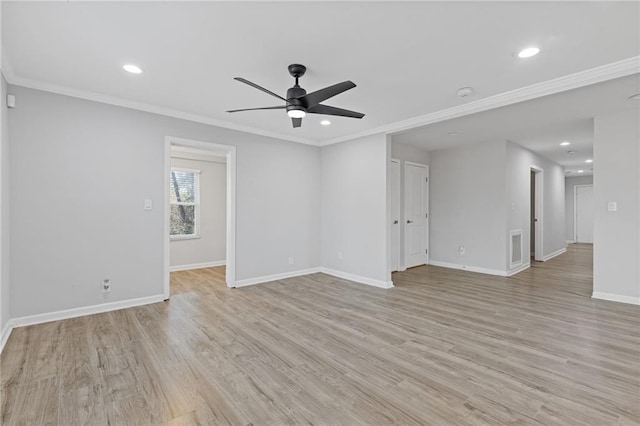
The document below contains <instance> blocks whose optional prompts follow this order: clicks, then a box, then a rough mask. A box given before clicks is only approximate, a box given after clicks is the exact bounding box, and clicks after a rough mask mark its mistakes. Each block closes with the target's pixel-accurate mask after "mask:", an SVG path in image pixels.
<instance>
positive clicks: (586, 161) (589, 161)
mask: <svg viewBox="0 0 640 426" xmlns="http://www.w3.org/2000/svg"><path fill="white" fill-rule="evenodd" d="M584 162H585V163H593V160H592V159H591V158H589V159H588V160H584Z"/></svg>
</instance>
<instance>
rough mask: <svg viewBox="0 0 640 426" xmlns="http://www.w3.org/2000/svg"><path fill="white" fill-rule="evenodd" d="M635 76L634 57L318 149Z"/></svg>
mask: <svg viewBox="0 0 640 426" xmlns="http://www.w3.org/2000/svg"><path fill="white" fill-rule="evenodd" d="M637 73H640V56H634V57H631V58H628V59H623V60H621V61H617V62H612V63H610V64H606V65H602V66H599V67H596V68H591V69H588V70H584V71H580V72H577V73H574V74H569V75H565V76H563V77H559V78H555V79H553V80H547V81H543V82H541V83H536V84H532V85H530V86H525V87H521V88H519V89H515V90H510V91H508V92H503V93H499V94H497V95H493V96H489V97H487V98H483V99H479V100H477V101H474V102H469V103H467V104H463V105H458V106H455V107H452V108H447V109H443V110H440V111H436V112H432V113H429V114H426V115H422V116H419V117H415V118H410V119H408V120H403V121H398V122H395V123H391V124H387V125H384V126H380V127H376V128H374V129H370V130H365V131H363V132H359V133H356V134H353V135H347V136H341V137H339V138H334V139H329V140H326V141H324V142H323V143H321V144H320V145H321V146H326V145H332V144H335V143H340V142H346V141H348V140H352V139H357V138H361V137H364V136H371V135H375V134H379V133H385V134H394V133H400V132H405V131H407V130H411V129H413V128H416V127H421V126H426V125H429V124H434V123H438V122H441V121H446V120H451V119H453V118H458V117H462V116H465V115H470V114H475V113H478V112H483V111H488V110H490V109H494V108H500V107H503V106H507V105H512V104H515V103H518V102H523V101H529V100H532V99H536V98H541V97H543V96H548V95H553V94H555V93H560V92H564V91H567V90H572V89H578V88H580V87H584V86H589V85H592V84H597V83H602V82H605V81H608V80H613V79H616V78H620V77H626V76H629V75H632V74H637Z"/></svg>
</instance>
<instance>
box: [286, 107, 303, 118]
mask: <svg viewBox="0 0 640 426" xmlns="http://www.w3.org/2000/svg"><path fill="white" fill-rule="evenodd" d="M287 114H288V115H289V117H291V118H304V116H305V115H307V113H306V112H304V110H302V109H290V110H289V111H287Z"/></svg>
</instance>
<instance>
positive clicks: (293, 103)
mask: <svg viewBox="0 0 640 426" xmlns="http://www.w3.org/2000/svg"><path fill="white" fill-rule="evenodd" d="M306 94H307V91H306V90H304V89H303V88H302V87H300V86H298V85H297V84H296V85H295V86H293V87H292V88H290V89H289V90H287V101H288V102H290V104H288V105H287V111H291V110H295V109H300V110H303V111H306V105H305V104H304V102H303V101H301V100H300V99H298V98H299V97H301V96H304V95H306Z"/></svg>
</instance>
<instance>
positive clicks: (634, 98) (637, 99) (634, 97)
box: [629, 93, 640, 101]
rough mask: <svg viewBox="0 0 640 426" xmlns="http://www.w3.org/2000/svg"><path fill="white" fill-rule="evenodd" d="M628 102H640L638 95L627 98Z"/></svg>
mask: <svg viewBox="0 0 640 426" xmlns="http://www.w3.org/2000/svg"><path fill="white" fill-rule="evenodd" d="M629 100H630V101H640V93H638V94H636V95H631V96H629Z"/></svg>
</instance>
